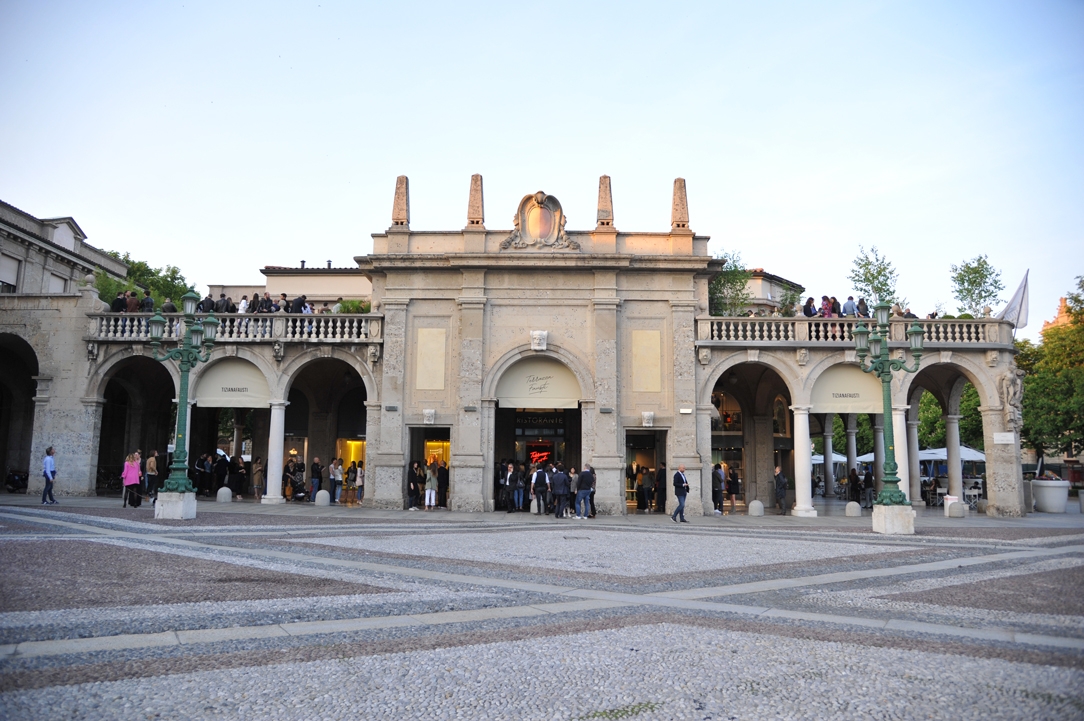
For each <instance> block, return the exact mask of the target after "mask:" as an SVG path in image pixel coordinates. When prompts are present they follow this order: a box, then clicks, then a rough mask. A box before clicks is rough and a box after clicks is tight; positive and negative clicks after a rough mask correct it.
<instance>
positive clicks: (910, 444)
mask: <svg viewBox="0 0 1084 721" xmlns="http://www.w3.org/2000/svg"><path fill="white" fill-rule="evenodd" d="M907 461H908V463H907V476H908V478H909V480H910V482H911V503H919V502H920V501H921V500H922V467H921V466H920V465H919V463H918V421H907ZM916 499H917V500H916Z"/></svg>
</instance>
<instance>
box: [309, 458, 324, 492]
mask: <svg viewBox="0 0 1084 721" xmlns="http://www.w3.org/2000/svg"><path fill="white" fill-rule="evenodd" d="M309 471H310V472H311V474H312V498H310V499H309V501H311V502H313V503H315V502H316V494H317V493H319V492H320V482H321V481H322V480H323V478H324V467H323V466H321V465H320V458H319V457H315V458H313V459H312V467H311V468H310V469H309Z"/></svg>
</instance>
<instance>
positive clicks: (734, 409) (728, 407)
mask: <svg viewBox="0 0 1084 721" xmlns="http://www.w3.org/2000/svg"><path fill="white" fill-rule="evenodd" d="M711 404H712V405H713V406H715V409H716V410H717V411H718V412H719V414H718V416H717V417H715V418H713V419H712V420H711V430H712V431H714V432H716V433H719V432H722V433H741V430H742V427H741V420H742V419H741V406H740V405H738V401H737V399H735V398H734V396H731V395H728V394H726V393H722V392H720V393H712V395H711Z"/></svg>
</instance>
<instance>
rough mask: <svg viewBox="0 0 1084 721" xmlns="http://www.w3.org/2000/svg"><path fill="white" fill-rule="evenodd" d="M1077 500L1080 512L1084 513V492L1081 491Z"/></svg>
mask: <svg viewBox="0 0 1084 721" xmlns="http://www.w3.org/2000/svg"><path fill="white" fill-rule="evenodd" d="M1077 500H1078V501H1080V512H1081V513H1084V493H1081V494H1080V496H1079V497H1078V498H1077Z"/></svg>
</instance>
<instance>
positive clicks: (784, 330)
mask: <svg viewBox="0 0 1084 721" xmlns="http://www.w3.org/2000/svg"><path fill="white" fill-rule="evenodd" d="M859 322H860V320H858V319H855V318H719V317H705V316H701V317H699V318H697V335H696V337H697V341H699V342H704V341H707V342H708V344H713V343H723V344H735V345H747V344H756V345H769V344H776V345H778V344H785V345H800V346H848V347H854V328H855V326H857V325H858V323H859ZM871 322H872V321H870V320H866V321H865V323H866V327H867V328H869V327H871V326H870V324H871ZM914 322H915V321H914V320H913V319H903V318H896V319H893V320H892V321H891V338H890V341H891V342H893V343H897V342H902V343H906V342H907V329H908V328H910V327H911V324H912V323H914ZM918 324H919V326H920V327H921V328H922V330H923V333H924V337H923V345H925V346H966V347H977V346H1012V339H1013V335H1012V324H1010V323H1006V322H1004V321H999V320H996V319H993V318H979V319H976V320H919V321H918Z"/></svg>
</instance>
